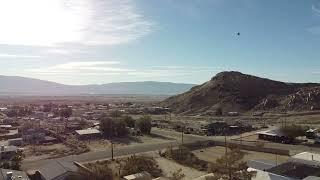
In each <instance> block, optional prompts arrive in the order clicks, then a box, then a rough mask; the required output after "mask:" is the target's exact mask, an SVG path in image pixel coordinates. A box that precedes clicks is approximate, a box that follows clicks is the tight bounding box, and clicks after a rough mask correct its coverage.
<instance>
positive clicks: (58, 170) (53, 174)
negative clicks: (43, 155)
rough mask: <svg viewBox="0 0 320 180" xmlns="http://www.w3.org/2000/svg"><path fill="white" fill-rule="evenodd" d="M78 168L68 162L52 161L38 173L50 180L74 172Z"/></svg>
mask: <svg viewBox="0 0 320 180" xmlns="http://www.w3.org/2000/svg"><path fill="white" fill-rule="evenodd" d="M77 170H78V167H77V166H76V165H75V164H74V163H73V162H69V161H55V160H54V161H52V162H51V163H49V164H46V165H44V166H43V167H41V168H40V169H39V170H38V172H39V173H40V174H41V175H42V176H43V177H44V178H45V179H46V180H51V179H54V178H57V177H59V176H61V175H64V174H66V173H68V172H76V171H77Z"/></svg>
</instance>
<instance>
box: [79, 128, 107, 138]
mask: <svg viewBox="0 0 320 180" xmlns="http://www.w3.org/2000/svg"><path fill="white" fill-rule="evenodd" d="M75 132H76V136H77V137H78V139H80V140H89V139H96V138H99V137H101V131H99V130H98V129H93V128H88V129H82V130H76V131H75Z"/></svg>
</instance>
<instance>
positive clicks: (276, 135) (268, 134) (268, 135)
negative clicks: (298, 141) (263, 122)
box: [257, 129, 294, 143]
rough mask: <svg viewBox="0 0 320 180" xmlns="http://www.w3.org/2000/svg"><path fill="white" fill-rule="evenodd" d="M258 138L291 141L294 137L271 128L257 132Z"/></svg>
mask: <svg viewBox="0 0 320 180" xmlns="http://www.w3.org/2000/svg"><path fill="white" fill-rule="evenodd" d="M257 134H258V138H259V139H262V140H266V141H272V142H280V143H292V142H293V141H294V138H292V137H289V136H287V135H286V134H284V133H283V132H281V131H280V129H272V130H267V131H261V132H258V133H257Z"/></svg>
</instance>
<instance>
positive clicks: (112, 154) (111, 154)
mask: <svg viewBox="0 0 320 180" xmlns="http://www.w3.org/2000/svg"><path fill="white" fill-rule="evenodd" d="M111 160H112V161H114V158H113V142H112V140H111Z"/></svg>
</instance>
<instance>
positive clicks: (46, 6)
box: [0, 0, 320, 84]
mask: <svg viewBox="0 0 320 180" xmlns="http://www.w3.org/2000/svg"><path fill="white" fill-rule="evenodd" d="M0 23H1V26H0V27H1V28H0V74H3V75H17V76H26V77H33V78H40V79H45V80H51V81H55V82H59V83H66V84H92V83H98V84H101V83H108V82H118V81H149V80H154V81H171V82H185V83H202V82H204V81H207V80H209V79H210V78H211V77H212V76H214V75H215V74H216V73H217V72H220V71H224V70H237V71H241V72H244V73H249V74H254V75H258V76H263V77H267V78H272V79H276V80H282V81H291V82H307V81H308V82H311V81H313V82H320V1H319V0H54V1H53V0H28V1H21V0H3V1H1V2H0ZM237 32H240V33H241V35H240V36H237V35H236V33H237Z"/></svg>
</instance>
